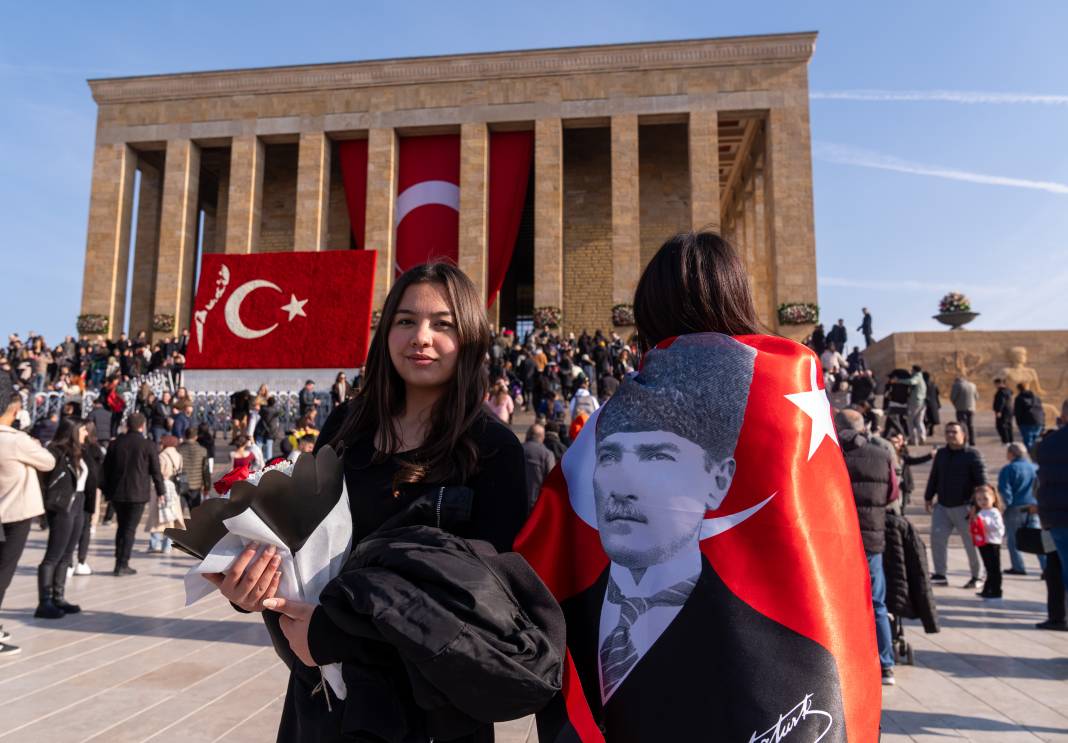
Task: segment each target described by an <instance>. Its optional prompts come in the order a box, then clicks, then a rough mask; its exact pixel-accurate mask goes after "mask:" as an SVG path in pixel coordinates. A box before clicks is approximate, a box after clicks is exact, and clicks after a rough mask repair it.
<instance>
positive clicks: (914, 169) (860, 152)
mask: <svg viewBox="0 0 1068 743" xmlns="http://www.w3.org/2000/svg"><path fill="white" fill-rule="evenodd" d="M813 154H814V156H815V157H816V159H818V160H823V161H824V162H829V163H837V164H839V165H855V166H858V167H861V168H875V169H877V170H892V171H894V172H897V173H910V174H912V175H926V176H932V177H934V178H947V179H949V180H952V181H966V182H968V183H981V184H984V185H988V186H1008V187H1010V188H1028V189H1032V190H1036V191H1046V192H1048V193H1055V194H1068V183H1058V182H1056V181H1035V180H1030V179H1027V178H1011V177H1008V176H1002V175H989V174H987V173H974V172H971V171H968V170H956V169H954V168H946V167H943V166H941V165H927V164H925V163H916V162H910V161H908V160H902V159H900V158H897V157H892V156H890V155H883V154H880V153H878V152H871V151H870V150H864V149H860V148H858V147H849V146H846V145H838V144H830V143H817V144H816V146H815V147H814V151H813Z"/></svg>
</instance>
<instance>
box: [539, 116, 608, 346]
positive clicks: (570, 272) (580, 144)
mask: <svg viewBox="0 0 1068 743" xmlns="http://www.w3.org/2000/svg"><path fill="white" fill-rule="evenodd" d="M611 181H612V176H611V150H610V139H609V131H608V129H606V128H596V129H567V130H565V131H564V306H563V308H562V309H563V311H564V329H565V330H567V331H575V332H576V333H579V332H581V331H582V329H583V328H587V329H589V330H590V331H591V332H592V331H593V330H594V329H595V328H605V329H607V328H609V327H611V320H612V281H611V273H610V272H606V267H608V266H611V261H612V182H611ZM534 280H535V281H537V276H535V277H534Z"/></svg>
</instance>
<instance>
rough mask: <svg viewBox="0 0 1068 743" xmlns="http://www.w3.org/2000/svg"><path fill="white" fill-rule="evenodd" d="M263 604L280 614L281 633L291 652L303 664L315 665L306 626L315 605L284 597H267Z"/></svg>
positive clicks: (308, 623)
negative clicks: (287, 641)
mask: <svg viewBox="0 0 1068 743" xmlns="http://www.w3.org/2000/svg"><path fill="white" fill-rule="evenodd" d="M263 606H264V608H265V609H270V610H271V611H276V612H278V613H279V614H281V615H282V617H281V619H280V620H279V624H280V625H281V627H282V634H284V635H285V636H286V639H287V640H289V648H290V650H292V651H293V654H294V655H296V656H297V657H298V658H300V662H301V663H303V664H304V665H306V666H315V665H316V663H315V659H314V658H312V654H311V648H310V647H309V646H308V626H309V625H310V624H311V618H312V612H314V611H315V606H314V605H312V604H306V603H304V602H303V601H288V600H286V599H267V600H266V601H264V602H263Z"/></svg>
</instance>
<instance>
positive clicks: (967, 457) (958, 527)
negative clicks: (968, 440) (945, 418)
mask: <svg viewBox="0 0 1068 743" xmlns="http://www.w3.org/2000/svg"><path fill="white" fill-rule="evenodd" d="M944 429H945V434H946V445H945V446H944V447H942V448H941V449H939V450H938V453H937V454H935V459H934V464H932V465H931V474H930V476H929V477H928V479H927V490H926V492H925V493H924V495H923V499H924V506H925V508H926V509H927V512H928V513H930V514H932V516H931V556H932V558H933V560H934V573H933V574H932V575H931V582H932V583H934V584H936V585H943V586H944V585H946V584H947V579H946V562H947V557H948V550H949V535H950V534H952V533H953V532H954V531H956V532H957V533H958V534H960V538H961V540H962V541H963V542H964V551H965V553H967V555H968V566H969V568H971V573H972V576H971V578H970V579H969V580H968V582H967V583H965V584H964V588H975V587H976V586H977V585H978V584H979V554H978V553H977V552H976V550H975V545H974V544H972V538H971V533H970V532H969V530H968V517H969V515H970V512H971V510H972V506H973V505H974V503H973V502H972V496H973V494H974V493H975V489H976V488H977V487H979V486H980V485H985V484H986V465H985V464H984V463H983V456H982V454H980V453H979V450H978V449H975V448H973V447H971V446H967V445H966V444H965V443H964V428H963V426H962V425H961V424H960V423H958V422H956V421H950V422H949V423H947V424H946V425H945V426H944ZM936 499H937V503H936V502H935V501H936Z"/></svg>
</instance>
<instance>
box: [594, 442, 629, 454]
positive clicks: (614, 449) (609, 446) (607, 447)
mask: <svg viewBox="0 0 1068 743" xmlns="http://www.w3.org/2000/svg"><path fill="white" fill-rule="evenodd" d="M597 451H598V453H600V452H602V451H607V452H611V453H612V454H619V453H620V452H621V451H623V447H621V446H620V445H619V444H613V443H605V444H599V445H598V446H597Z"/></svg>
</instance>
